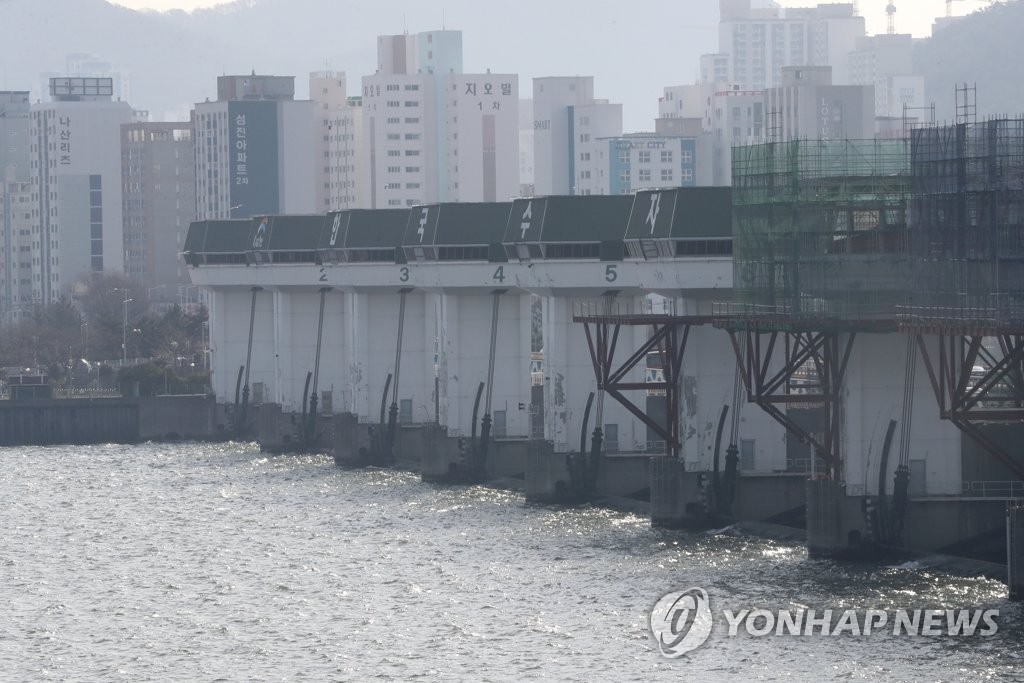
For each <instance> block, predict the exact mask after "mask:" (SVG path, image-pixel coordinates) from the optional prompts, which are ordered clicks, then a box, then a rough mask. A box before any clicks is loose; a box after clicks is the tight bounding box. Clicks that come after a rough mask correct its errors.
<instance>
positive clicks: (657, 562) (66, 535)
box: [0, 444, 1024, 681]
mask: <svg viewBox="0 0 1024 683" xmlns="http://www.w3.org/2000/svg"><path fill="white" fill-rule="evenodd" d="M0 463H2V467H0V529H2V533H3V535H2V538H0V608H2V609H3V615H2V617H0V678H3V679H7V680H83V681H97V680H124V681H137V680H147V679H150V680H152V679H156V680H299V679H320V680H367V679H370V678H374V677H380V678H384V679H396V680H408V679H423V680H433V679H438V680H455V679H459V680H507V681H516V680H523V679H533V678H547V679H551V680H581V681H600V680H610V681H632V680H636V681H642V680H681V679H683V678H684V677H685V678H689V679H690V680H702V681H704V680H736V679H738V678H743V679H746V678H754V679H758V678H760V679H773V678H778V677H786V676H788V677H790V678H791V679H795V680H823V679H825V680H828V679H850V680H869V681H875V680H883V679H894V680H919V681H926V680H932V681H939V680H1010V679H1014V678H1016V677H1020V676H1024V653H1022V650H1021V645H1022V633H1024V629H1022V621H1024V618H1022V610H1021V608H1020V607H1019V606H1015V605H1012V604H1010V603H1008V602H1007V601H1006V599H1005V595H1006V588H1005V586H1004V585H1003V584H1001V583H999V582H995V581H990V580H985V579H979V578H963V577H957V576H949V575H946V574H943V573H940V572H932V571H928V570H920V569H911V568H878V567H874V568H870V567H861V568H850V567H846V566H839V565H835V564H831V563H827V562H814V561H809V560H808V559H807V558H806V554H805V553H804V551H803V549H802V547H800V546H798V545H791V544H782V543H777V542H772V541H766V540H761V539H754V538H746V537H736V536H730V535H718V536H708V535H701V534H691V535H686V534H682V533H675V532H664V531H657V530H651V529H650V528H649V526H648V523H647V521H646V520H645V519H643V518H640V517H636V516H631V515H627V514H621V513H617V512H612V511H608V510H603V509H595V508H583V509H572V510H561V509H555V508H546V507H539V506H529V505H526V504H525V503H524V502H523V500H522V498H521V497H520V496H518V495H516V494H512V493H507V492H502V491H494V490H489V489H485V488H476V487H473V488H466V487H462V488H443V487H437V486H431V485H426V484H422V483H420V481H419V479H418V477H416V476H414V475H411V474H408V473H400V472H392V471H381V470H372V471H342V470H338V469H336V468H335V467H334V465H333V463H332V462H331V461H330V460H329V459H328V458H325V457H287V456H282V457H265V456H263V455H261V454H260V453H259V452H258V451H257V450H256V449H255V448H254V447H253V446H251V445H248V444H234V445H226V446H225V445H198V444H181V445H145V446H136V447H123V446H103V447H91V448H90V447H60V448H45V449H43V448H39V449H29V448H19V449H0ZM691 586H699V587H703V588H705V589H706V590H707V591H708V593H709V594H710V595H711V598H712V600H713V602H714V605H715V606H716V608H717V607H719V606H720V607H726V608H732V609H741V608H745V607H751V606H767V607H772V608H786V607H794V606H797V605H804V606H812V607H817V608H819V609H823V608H827V607H833V608H843V607H858V608H867V607H879V608H882V609H894V608H913V607H936V606H947V605H949V606H967V607H979V606H986V607H994V608H998V609H1000V611H1001V614H1000V618H999V625H1000V631H999V633H998V634H997V635H995V636H993V637H989V638H981V637H974V638H971V639H953V638H949V637H940V638H935V637H924V636H919V637H899V638H896V637H892V636H886V635H883V636H878V637H876V636H871V637H868V638H865V637H855V636H846V637H840V638H823V637H820V636H817V637H806V638H796V637H784V636H779V637H774V636H770V637H765V638H752V637H750V636H747V635H743V636H741V637H737V638H728V637H726V636H725V635H724V634H723V633H721V632H718V631H717V630H716V632H715V633H713V634H712V636H711V639H710V640H709V641H708V643H707V644H706V645H704V646H703V647H702V648H700V649H699V650H697V651H695V652H692V653H690V654H689V655H687V656H686V657H684V658H683V659H680V660H668V659H665V658H663V657H662V656H661V655H660V654H658V652H657V650H656V649H655V646H654V644H653V642H652V640H651V638H650V636H649V634H648V628H647V615H648V612H649V610H650V609H651V607H652V606H653V605H654V603H655V602H656V601H657V599H658V598H659V597H660V596H662V595H663V594H665V593H667V592H669V591H672V590H680V589H685V588H689V587H691Z"/></svg>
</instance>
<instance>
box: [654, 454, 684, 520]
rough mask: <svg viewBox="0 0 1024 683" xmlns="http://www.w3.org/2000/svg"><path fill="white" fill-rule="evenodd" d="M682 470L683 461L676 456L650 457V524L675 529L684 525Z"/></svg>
mask: <svg viewBox="0 0 1024 683" xmlns="http://www.w3.org/2000/svg"><path fill="white" fill-rule="evenodd" d="M683 470H684V467H683V463H682V462H680V461H679V460H678V459H677V458H673V457H670V456H667V455H658V456H654V457H653V458H651V526H655V527H665V528H669V529H675V528H679V527H681V526H684V525H685V521H686V497H685V496H684V495H683V474H684V471H683Z"/></svg>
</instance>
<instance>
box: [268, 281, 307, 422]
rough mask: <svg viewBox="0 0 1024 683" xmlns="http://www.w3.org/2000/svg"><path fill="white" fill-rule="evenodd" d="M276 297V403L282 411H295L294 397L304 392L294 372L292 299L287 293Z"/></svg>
mask: <svg viewBox="0 0 1024 683" xmlns="http://www.w3.org/2000/svg"><path fill="white" fill-rule="evenodd" d="M273 297H274V299H273V300H274V388H275V398H274V401H275V403H278V404H280V406H281V408H282V410H284V411H286V412H289V411H292V410H294V409H295V405H294V402H293V401H294V397H295V396H297V395H299V394H300V393H301V391H302V387H301V386H300V387H299V388H298V389H297V390H296V388H295V386H294V385H295V377H294V376H293V371H292V327H293V320H292V305H291V304H292V297H291V295H290V294H289V293H287V292H282V291H275V292H274V293H273Z"/></svg>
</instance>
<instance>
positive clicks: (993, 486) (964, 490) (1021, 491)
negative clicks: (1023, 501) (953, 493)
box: [960, 481, 1024, 498]
mask: <svg viewBox="0 0 1024 683" xmlns="http://www.w3.org/2000/svg"><path fill="white" fill-rule="evenodd" d="M960 495H961V496H966V497H969V498H1024V481H965V482H963V484H962V486H961V493H960Z"/></svg>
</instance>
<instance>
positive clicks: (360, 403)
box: [342, 292, 380, 422]
mask: <svg viewBox="0 0 1024 683" xmlns="http://www.w3.org/2000/svg"><path fill="white" fill-rule="evenodd" d="M366 309H367V306H366V295H365V294H359V293H356V292H347V293H346V294H345V313H346V315H345V319H344V327H343V334H344V340H345V343H344V348H343V351H342V353H343V358H344V361H343V364H344V367H345V368H346V369H347V371H348V377H349V386H348V387H347V389H346V392H345V403H344V405H345V409H346V410H347V411H349V412H351V413H352V414H354V415H356V416H357V417H358V418H359V419H360V420H362V421H364V422H368V421H370V420H371V418H372V417H373V411H372V410H371V407H370V403H371V402H370V397H369V385H368V378H367V368H368V366H369V359H368V357H367V347H368V344H369V341H368V339H367V328H368V322H367V311H366ZM379 400H380V399H379V397H378V401H379ZM374 419H375V418H374Z"/></svg>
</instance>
